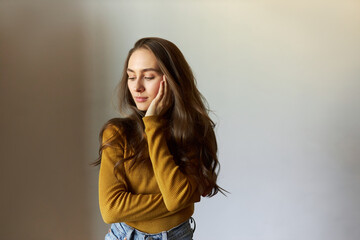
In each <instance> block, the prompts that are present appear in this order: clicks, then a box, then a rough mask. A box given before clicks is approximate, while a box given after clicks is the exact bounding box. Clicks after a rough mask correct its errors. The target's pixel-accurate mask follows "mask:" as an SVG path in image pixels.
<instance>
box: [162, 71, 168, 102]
mask: <svg viewBox="0 0 360 240" xmlns="http://www.w3.org/2000/svg"><path fill="white" fill-rule="evenodd" d="M163 79H164V80H163V81H164V97H163V99H164V100H165V101H166V100H167V99H166V97H167V94H168V82H167V79H166V76H165V74H164V76H163Z"/></svg>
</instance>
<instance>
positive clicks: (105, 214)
mask: <svg viewBox="0 0 360 240" xmlns="http://www.w3.org/2000/svg"><path fill="white" fill-rule="evenodd" d="M100 213H101V217H102V219H103V221H104V222H105V223H106V224H112V223H115V222H116V219H115V218H114V216H113V214H111V210H110V209H109V208H107V207H102V208H100Z"/></svg>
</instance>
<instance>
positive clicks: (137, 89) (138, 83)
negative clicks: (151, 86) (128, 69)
mask: <svg viewBox="0 0 360 240" xmlns="http://www.w3.org/2000/svg"><path fill="white" fill-rule="evenodd" d="M144 90H145V87H144V85H143V84H142V81H141V79H137V80H136V83H135V84H134V91H135V92H139V93H142V92H143V91H144Z"/></svg>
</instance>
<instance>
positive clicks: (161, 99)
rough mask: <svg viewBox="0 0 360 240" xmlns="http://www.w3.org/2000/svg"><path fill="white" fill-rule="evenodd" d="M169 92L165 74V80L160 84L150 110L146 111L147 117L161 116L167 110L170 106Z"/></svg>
mask: <svg viewBox="0 0 360 240" xmlns="http://www.w3.org/2000/svg"><path fill="white" fill-rule="evenodd" d="M169 100H170V96H169V91H168V85H167V80H166V76H165V74H164V75H163V80H162V81H161V83H160V87H159V91H158V93H157V95H156V97H155V98H154V100H152V102H151V103H150V106H149V108H148V109H147V111H146V114H145V116H153V115H159V114H160V113H161V112H162V111H163V110H166V109H165V108H166V107H168V105H169Z"/></svg>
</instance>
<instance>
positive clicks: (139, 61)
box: [128, 48, 158, 71]
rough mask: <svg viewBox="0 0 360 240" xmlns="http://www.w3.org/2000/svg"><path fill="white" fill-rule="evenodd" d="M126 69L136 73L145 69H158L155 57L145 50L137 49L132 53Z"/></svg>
mask: <svg viewBox="0 0 360 240" xmlns="http://www.w3.org/2000/svg"><path fill="white" fill-rule="evenodd" d="M128 68H130V69H132V70H134V71H136V70H141V69H145V68H156V69H157V68H158V64H157V61H156V57H155V55H154V54H153V53H152V52H151V51H150V50H147V49H143V48H141V49H137V50H136V51H134V52H133V53H132V54H131V56H130V58H129V62H128Z"/></svg>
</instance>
